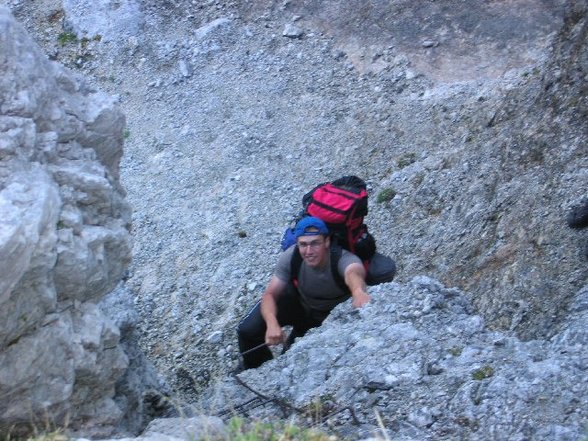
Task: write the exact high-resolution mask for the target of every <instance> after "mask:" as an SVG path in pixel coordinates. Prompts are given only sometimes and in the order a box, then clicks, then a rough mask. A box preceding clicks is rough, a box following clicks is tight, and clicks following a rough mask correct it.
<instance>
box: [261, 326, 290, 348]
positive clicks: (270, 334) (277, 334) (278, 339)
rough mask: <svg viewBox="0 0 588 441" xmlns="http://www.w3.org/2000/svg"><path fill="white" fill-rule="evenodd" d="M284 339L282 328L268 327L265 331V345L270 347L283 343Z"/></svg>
mask: <svg viewBox="0 0 588 441" xmlns="http://www.w3.org/2000/svg"><path fill="white" fill-rule="evenodd" d="M284 337H285V336H284V331H283V330H282V328H281V327H280V326H268V327H267V331H265V343H266V344H267V345H268V346H273V345H279V344H280V343H283V342H284Z"/></svg>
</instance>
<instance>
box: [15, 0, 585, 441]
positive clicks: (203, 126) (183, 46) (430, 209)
mask: <svg viewBox="0 0 588 441" xmlns="http://www.w3.org/2000/svg"><path fill="white" fill-rule="evenodd" d="M8 3H9V4H10V5H11V8H12V10H13V11H14V13H15V15H17V16H18V18H19V20H21V21H22V22H23V24H24V25H25V26H26V27H27V29H29V30H30V31H31V33H32V34H33V35H34V36H35V38H36V39H37V41H39V43H40V44H42V45H43V47H44V48H45V50H46V52H47V54H48V55H49V56H50V57H51V58H53V59H56V60H59V61H60V62H61V63H63V64H65V65H67V66H69V67H72V68H75V69H79V70H80V71H81V72H83V73H84V74H85V75H87V77H88V81H90V82H92V83H94V84H96V85H99V86H100V87H101V88H104V89H105V90H107V91H109V92H111V93H113V94H119V97H120V104H121V107H122V108H123V110H124V112H125V114H126V115H127V119H128V131H127V132H126V135H127V138H126V142H125V148H126V150H125V155H124V157H123V160H122V163H121V170H120V174H121V180H122V182H123V183H124V185H125V187H126V188H127V190H128V199H129V201H130V202H131V204H132V205H133V207H134V214H133V230H132V233H133V236H134V249H133V253H134V259H133V260H134V261H133V264H132V266H131V267H130V272H129V274H128V279H127V280H126V281H125V289H126V290H128V291H129V292H131V293H132V295H133V296H134V303H135V304H136V306H137V308H138V311H139V317H140V323H141V328H142V334H141V336H140V337H141V338H140V341H141V345H142V346H143V348H145V350H146V351H147V353H148V355H149V357H150V358H151V359H152V360H154V361H155V362H156V364H157V367H158V368H159V369H160V371H161V372H162V373H163V374H164V375H165V376H166V378H167V379H168V380H169V381H170V383H171V384H172V385H173V387H174V389H175V392H176V393H177V394H178V399H184V400H185V401H193V400H194V399H196V398H197V397H198V396H199V395H200V394H201V393H202V391H203V390H205V389H206V388H207V386H209V385H210V384H212V383H214V381H215V380H217V379H222V377H223V375H224V374H225V373H226V372H227V371H228V370H230V369H232V368H233V367H234V365H235V364H236V362H237V360H238V354H237V350H236V348H235V325H236V323H237V321H238V320H239V319H240V317H241V316H242V315H243V314H244V313H245V312H246V311H247V309H248V308H249V307H250V306H251V305H252V304H253V303H254V302H255V301H256V300H257V299H258V298H259V296H260V294H261V292H262V290H263V287H264V285H265V283H266V282H267V280H268V277H269V273H270V271H271V267H272V266H273V264H274V262H275V259H276V256H277V253H278V250H279V247H278V244H279V239H280V235H281V233H282V231H283V229H284V227H285V226H286V224H287V223H288V221H289V220H290V217H291V216H292V215H293V214H294V213H296V212H297V210H298V208H299V200H300V197H301V195H302V194H303V193H304V192H305V191H307V190H309V189H310V188H312V186H314V185H315V184H316V183H317V182H321V181H324V180H327V179H331V178H336V177H339V176H340V175H342V174H349V173H355V174H358V175H360V176H362V177H364V178H365V179H367V180H368V181H369V185H370V190H371V194H372V199H371V205H370V213H369V215H368V218H367V221H368V224H369V226H370V230H371V231H372V232H373V233H374V234H375V236H376V238H377V240H378V247H379V249H380V250H381V251H382V252H384V253H386V254H390V255H392V256H393V257H394V258H395V259H396V261H397V263H398V266H399V273H398V281H399V282H401V283H404V282H407V281H409V280H411V279H412V278H413V277H414V276H418V275H423V274H426V275H429V276H431V277H434V278H435V279H438V280H440V281H441V282H442V283H443V284H444V285H445V286H452V287H453V286H456V287H458V288H459V289H461V290H463V291H464V292H466V293H467V296H468V297H469V298H470V299H471V303H472V305H473V306H474V308H475V311H476V313H477V314H478V315H480V316H481V317H483V318H484V322H485V323H487V328H489V329H495V330H500V331H501V332H513V333H515V334H516V335H517V337H519V338H521V340H516V341H518V342H519V343H517V344H521V345H523V343H522V342H524V341H525V340H530V341H532V340H538V341H541V342H547V341H548V339H549V338H550V337H551V336H554V335H559V333H561V332H562V329H564V328H565V327H566V326H568V324H569V320H570V311H571V309H572V308H573V305H574V299H575V298H576V297H575V296H576V295H577V293H578V292H579V291H580V290H581V289H582V288H583V286H585V284H586V280H587V266H586V258H587V257H586V251H585V250H586V249H587V243H588V236H587V234H588V230H587V229H585V228H584V229H578V228H570V227H569V226H568V222H569V215H568V213H569V212H570V210H571V209H572V207H576V206H577V205H578V204H580V203H581V201H582V200H584V199H585V196H586V188H588V182H587V179H588V175H587V174H586V170H588V167H587V164H586V160H587V155H586V147H585V146H586V138H587V133H586V124H585V120H586V58H585V57H586V53H587V52H588V51H586V16H587V12H586V9H587V7H586V1H585V0H575V1H567V2H559V1H543V0H511V1H508V2H487V1H482V0H472V1H469V2H467V8H464V2H463V1H461V0H437V1H435V2H406V1H392V2H381V1H380V2H377V1H374V2H359V1H357V2H356V1H348V2H338V1H321V2H306V1H303V0H290V1H284V2H264V1H252V2H235V1H214V0H212V1H207V2H193V1H191V0H169V1H151V0H144V1H141V2H136V3H131V2H128V3H127V2H111V1H109V0H101V1H97V2H95V5H96V7H93V8H88V4H89V3H88V2H85V1H82V0H80V1H73V0H71V1H67V2H63V3H62V2H61V1H59V0H41V1H39V2H26V1H20V0H9V1H8ZM131 4H135V5H138V6H139V10H138V11H137V10H135V12H136V13H137V15H136V16H135V17H134V20H135V21H134V23H135V24H136V25H137V26H138V27H140V28H141V31H140V32H138V33H136V34H131V33H125V32H126V30H124V29H118V30H116V29H113V28H108V27H107V26H105V27H103V29H104V30H105V35H104V38H103V39H102V38H100V36H99V35H93V33H94V32H96V31H95V30H90V29H89V26H88V25H87V23H107V22H108V17H109V14H110V11H111V9H109V8H112V7H113V6H116V5H120V6H121V7H122V8H127V7H128V6H129V5H131ZM564 4H565V13H564V12H563V11H564V8H563V6H564ZM124 10H125V11H128V10H130V9H124ZM88 14H89V15H90V17H91V18H89V17H88ZM121 18H122V17H121ZM115 22H116V21H115ZM76 24H77V25H76ZM82 25H83V26H86V28H83V27H82ZM76 26H79V27H76ZM72 29H73V30H74V31H75V32H77V33H79V35H78V34H76V35H77V36H74V37H75V38H71V37H72V36H71V35H70V34H66V35H62V33H63V32H67V31H71V30H72ZM133 29H136V28H135V27H132V28H131V29H130V30H132V31H133V32H134V30H133ZM106 31H107V32H106ZM60 36H62V37H63V38H60ZM65 37H68V38H65ZM84 37H85V38H84ZM113 37H114V38H113ZM383 190H387V193H388V194H389V195H394V197H393V198H392V199H391V200H387V201H384V200H382V201H381V202H377V201H378V196H379V195H380V194H381V193H382V191H383ZM485 329H486V328H485ZM484 332H489V331H486V330H485V331H484ZM513 338H515V337H514V336H513ZM542 344H543V343H542ZM544 344H547V343H544ZM323 346H324V344H323ZM484 350H490V349H484ZM563 392H564V391H562V394H563ZM580 392H581V391H580ZM564 395H565V394H563V395H558V399H559V397H564ZM580 397H581V398H583V397H582V396H580ZM561 399H563V398H561ZM520 402H521V403H522V402H524V399H522V398H521V401H520ZM362 403H363V402H361V403H359V404H358V406H359V407H361V406H364V404H362ZM385 408H386V409H388V410H390V407H389V406H386V407H385ZM391 411H392V410H390V412H391ZM521 412H522V411H521ZM574 418H575V417H574ZM556 419H557V417H556V416H555V413H554V414H553V418H551V420H550V421H555V420H556ZM464 421H465V420H464ZM465 423H467V422H465ZM554 424H556V423H554ZM449 427H452V426H451V425H449ZM487 427H490V426H487ZM570 427H572V426H570ZM566 430H568V429H566ZM571 430H575V429H571ZM480 434H481V432H476V433H475V435H472V436H473V437H476V436H481V435H480ZM545 438H546V439H549V436H547V435H545Z"/></svg>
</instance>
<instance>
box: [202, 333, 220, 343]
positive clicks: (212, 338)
mask: <svg viewBox="0 0 588 441" xmlns="http://www.w3.org/2000/svg"><path fill="white" fill-rule="evenodd" d="M222 339H223V333H222V332H221V331H216V332H213V333H212V334H210V335H209V336H208V338H207V339H206V341H207V342H208V343H213V344H217V343H220V342H221V341H222Z"/></svg>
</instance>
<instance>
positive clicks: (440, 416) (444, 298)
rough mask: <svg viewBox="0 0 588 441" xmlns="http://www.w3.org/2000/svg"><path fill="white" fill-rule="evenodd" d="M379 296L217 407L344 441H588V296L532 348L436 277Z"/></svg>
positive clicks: (247, 376) (344, 314)
mask: <svg viewBox="0 0 588 441" xmlns="http://www.w3.org/2000/svg"><path fill="white" fill-rule="evenodd" d="M587 288H588V287H587ZM372 294H373V301H372V302H371V303H370V304H369V305H368V306H366V307H364V308H362V309H361V310H353V309H352V308H351V306H350V305H349V304H342V305H339V306H338V307H337V308H336V309H335V310H334V311H333V312H332V313H331V315H330V316H329V317H328V318H327V320H326V321H325V322H324V323H323V325H322V326H321V327H320V328H317V329H314V330H311V331H310V332H309V334H307V335H306V336H305V337H304V338H303V339H300V340H297V341H296V342H295V343H294V345H293V346H292V347H291V349H290V350H289V351H288V352H286V354H285V355H283V356H280V357H278V358H276V359H275V360H272V361H270V362H268V363H266V364H264V365H262V366H261V367H260V368H258V369H251V370H248V371H245V372H243V373H241V374H239V375H238V381H235V380H231V381H226V382H225V383H224V384H223V385H222V386H221V387H220V388H219V389H217V390H215V391H214V392H213V393H211V400H210V401H209V403H208V406H209V407H208V409H210V411H211V413H212V412H218V410H219V409H221V410H227V411H229V412H231V411H234V412H237V413H240V412H242V413H247V414H248V415H250V416H251V417H252V418H264V417H265V418H267V417H270V416H272V415H273V416H275V415H280V416H281V417H283V418H285V419H286V418H293V419H294V421H298V422H299V423H300V424H308V422H309V421H311V424H313V425H316V426H319V427H323V428H325V429H328V430H330V431H331V432H334V433H336V434H337V435H339V436H341V438H343V439H363V438H369V437H372V436H379V437H378V438H376V439H382V438H385V439H394V440H415V441H417V440H454V439H537V440H548V439H549V440H556V439H557V440H576V439H581V438H582V436H584V435H585V430H586V429H585V427H586V422H587V421H588V411H587V409H586V407H585V406H583V405H582V401H583V398H582V397H586V396H587V394H588V381H587V380H588V378H587V376H586V366H587V365H588V353H587V352H586V351H585V345H586V343H587V341H588V340H587V339H588V328H587V327H586V324H587V323H588V303H587V300H588V297H587V296H588V290H587V289H586V288H584V289H583V290H581V291H579V292H578V293H576V296H575V298H574V302H573V304H572V308H571V313H570V317H569V321H568V322H567V324H566V327H565V328H564V329H562V330H561V332H559V333H557V334H556V335H555V336H554V337H553V338H552V339H551V340H549V341H544V340H543V341H542V340H532V341H527V342H522V341H521V340H519V339H518V338H516V337H515V336H513V335H512V334H511V333H505V332H498V331H491V330H489V329H487V327H486V326H485V323H484V320H483V318H482V317H481V316H479V315H476V314H475V313H474V309H473V307H472V305H471V303H470V302H469V300H468V299H467V296H466V295H465V293H463V292H461V291H460V290H458V289H455V288H446V287H444V286H443V285H442V284H440V283H439V282H438V281H436V280H433V279H430V278H427V277H417V278H415V279H413V280H412V281H411V282H409V283H407V284H396V283H389V284H385V285H380V286H378V287H376V288H375V289H373V291H372ZM250 400H252V401H250ZM378 418H381V423H379V422H378ZM382 431H385V432H386V433H385V434H383V433H382Z"/></svg>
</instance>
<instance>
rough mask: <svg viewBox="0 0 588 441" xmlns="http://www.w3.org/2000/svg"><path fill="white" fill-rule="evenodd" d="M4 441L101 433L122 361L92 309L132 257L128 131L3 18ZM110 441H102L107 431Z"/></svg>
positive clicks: (112, 417)
mask: <svg viewBox="0 0 588 441" xmlns="http://www.w3.org/2000/svg"><path fill="white" fill-rule="evenodd" d="M0 40H1V41H2V45H1V46H0V70H1V72H2V75H1V77H0V99H1V100H0V207H1V208H0V213H1V215H0V323H1V326H0V396H1V397H2V400H1V402H0V433H2V434H6V435H7V436H9V435H12V436H14V435H18V433H19V432H20V430H21V429H24V430H31V429H32V428H33V427H39V426H40V425H44V424H46V423H48V424H62V425H64V424H67V422H71V428H73V429H83V430H86V431H89V432H92V431H93V430H94V431H95V433H101V432H102V430H103V429H102V428H101V426H105V427H110V428H111V429H110V431H111V430H112V427H113V426H116V425H117V424H118V422H119V420H120V419H121V417H122V415H123V410H122V409H121V408H119V407H118V406H117V405H116V404H115V402H114V401H113V397H114V392H115V383H116V382H117V381H118V380H119V378H120V377H121V376H122V375H123V373H124V372H125V370H126V369H127V365H128V358H127V356H126V355H125V353H124V352H123V350H122V348H121V346H120V345H119V339H120V333H119V330H118V328H117V327H116V326H115V325H114V323H113V322H112V321H111V320H110V319H108V318H107V317H106V316H105V315H104V314H103V313H102V312H101V311H100V309H98V307H97V306H96V304H95V302H96V301H98V300H99V299H100V298H101V297H102V296H104V295H105V294H106V293H108V292H109V291H111V290H112V289H113V288H114V287H115V286H116V285H117V284H118V283H119V281H120V280H121V278H122V276H123V273H124V272H125V271H126V269H127V267H128V265H129V262H130V257H131V237H130V234H129V223H130V216H131V212H130V207H129V205H128V204H127V202H126V201H125V199H124V196H125V194H124V191H123V190H122V188H121V185H120V182H119V180H118V175H119V170H118V166H119V161H120V157H121V155H122V142H123V128H124V125H125V119H124V116H123V114H122V112H121V111H120V108H119V107H118V106H117V105H116V103H115V101H114V99H113V98H111V97H110V96H108V95H106V94H104V93H100V92H98V91H96V90H94V89H93V88H92V87H89V86H88V85H87V84H86V83H84V82H83V81H81V80H80V79H79V78H77V77H75V76H73V75H72V74H70V73H68V72H67V71H66V70H65V69H64V68H63V67H62V66H60V65H58V64H57V63H54V62H49V61H48V60H47V58H46V56H45V55H44V54H43V52H42V51H41V49H40V48H39V47H38V46H37V45H36V44H35V43H34V42H33V40H32V39H31V38H30V37H29V36H28V35H27V33H26V31H25V30H24V29H23V28H22V27H21V26H20V25H19V24H17V22H16V21H15V20H14V18H13V17H12V16H11V14H10V12H9V10H8V9H6V8H4V7H0ZM104 430H106V433H108V429H104Z"/></svg>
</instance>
